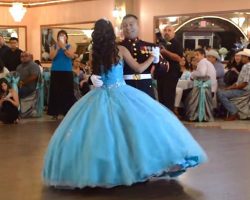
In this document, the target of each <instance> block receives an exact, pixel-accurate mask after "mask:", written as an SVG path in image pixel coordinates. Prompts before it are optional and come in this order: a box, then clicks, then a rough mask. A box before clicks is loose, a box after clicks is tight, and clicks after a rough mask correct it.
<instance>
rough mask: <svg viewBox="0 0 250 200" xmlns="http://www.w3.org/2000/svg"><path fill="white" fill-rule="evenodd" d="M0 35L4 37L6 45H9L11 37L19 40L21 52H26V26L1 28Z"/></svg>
mask: <svg viewBox="0 0 250 200" xmlns="http://www.w3.org/2000/svg"><path fill="white" fill-rule="evenodd" d="M0 34H1V35H2V36H3V38H4V40H5V43H6V44H7V45H8V44H9V39H10V38H11V37H16V38H18V40H19V42H18V46H19V48H20V49H21V50H23V51H26V46H27V45H26V41H27V40H26V37H27V34H26V26H1V25H0Z"/></svg>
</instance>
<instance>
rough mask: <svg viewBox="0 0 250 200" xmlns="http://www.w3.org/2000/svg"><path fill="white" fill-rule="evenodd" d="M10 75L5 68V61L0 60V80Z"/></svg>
mask: <svg viewBox="0 0 250 200" xmlns="http://www.w3.org/2000/svg"><path fill="white" fill-rule="evenodd" d="M8 73H9V70H8V69H7V68H6V67H5V66H4V63H3V61H2V60H1V59H0V78H3V77H5V76H6V75H7V74H8Z"/></svg>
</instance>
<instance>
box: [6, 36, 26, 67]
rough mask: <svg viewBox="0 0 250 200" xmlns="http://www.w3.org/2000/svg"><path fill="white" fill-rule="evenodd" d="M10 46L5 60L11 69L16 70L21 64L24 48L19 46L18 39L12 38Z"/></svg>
mask: <svg viewBox="0 0 250 200" xmlns="http://www.w3.org/2000/svg"><path fill="white" fill-rule="evenodd" d="M9 42H10V48H9V49H8V50H7V51H6V52H5V54H4V58H3V62H4V64H5V67H6V68H7V69H8V70H9V71H15V70H16V68H17V66H18V65H19V64H21V57H20V56H21V53H22V50H21V49H19V48H18V39H17V38H15V37H11V38H10V41H9Z"/></svg>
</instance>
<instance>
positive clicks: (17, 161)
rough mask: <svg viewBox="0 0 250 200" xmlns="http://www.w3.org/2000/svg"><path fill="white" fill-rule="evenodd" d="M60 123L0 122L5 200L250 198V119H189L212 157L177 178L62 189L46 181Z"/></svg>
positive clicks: (0, 184) (1, 195) (0, 189)
mask: <svg viewBox="0 0 250 200" xmlns="http://www.w3.org/2000/svg"><path fill="white" fill-rule="evenodd" d="M58 124H59V121H52V120H48V119H33V120H22V121H21V122H20V123H19V124H15V125H3V124H0V159H1V164H0V165H1V167H0V199H1V200H80V199H83V200H101V199H102V200H120V199H122V200H137V199H140V200H149V199H152V200H163V199H164V200H249V199H250V190H249V189H250V172H249V169H250V125H249V124H250V123H249V121H236V122H231V123H228V122H222V121H219V122H216V123H215V122H213V123H187V124H186V126H187V128H188V129H189V130H190V131H191V132H192V134H193V136H194V137H195V138H196V139H197V140H198V141H199V143H200V144H201V145H202V146H203V147H204V149H205V150H206V152H207V154H208V157H209V161H208V163H205V164H203V165H202V166H200V167H197V168H194V169H190V170H188V172H187V173H185V174H183V175H182V176H180V177H179V178H177V179H169V180H157V181H156V180H152V181H149V182H146V183H140V184H135V185H133V186H131V187H124V186H120V187H115V188H112V189H102V188H95V189H91V188H86V189H82V190H58V189H54V188H49V187H46V186H44V185H43V183H42V180H41V170H42V165H43V156H44V152H45V150H46V147H47V144H48V142H49V139H50V137H51V136H52V134H53V131H54V130H55V128H56V127H57V126H58Z"/></svg>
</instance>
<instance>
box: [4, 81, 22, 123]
mask: <svg viewBox="0 0 250 200" xmlns="http://www.w3.org/2000/svg"><path fill="white" fill-rule="evenodd" d="M18 107H19V98H18V94H17V92H16V91H15V90H14V89H12V88H11V86H10V84H9V83H8V81H7V80H6V79H5V78H1V79H0V121H2V122H3V123H14V122H15V121H16V120H17V119H18V114H19V112H18Z"/></svg>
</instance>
